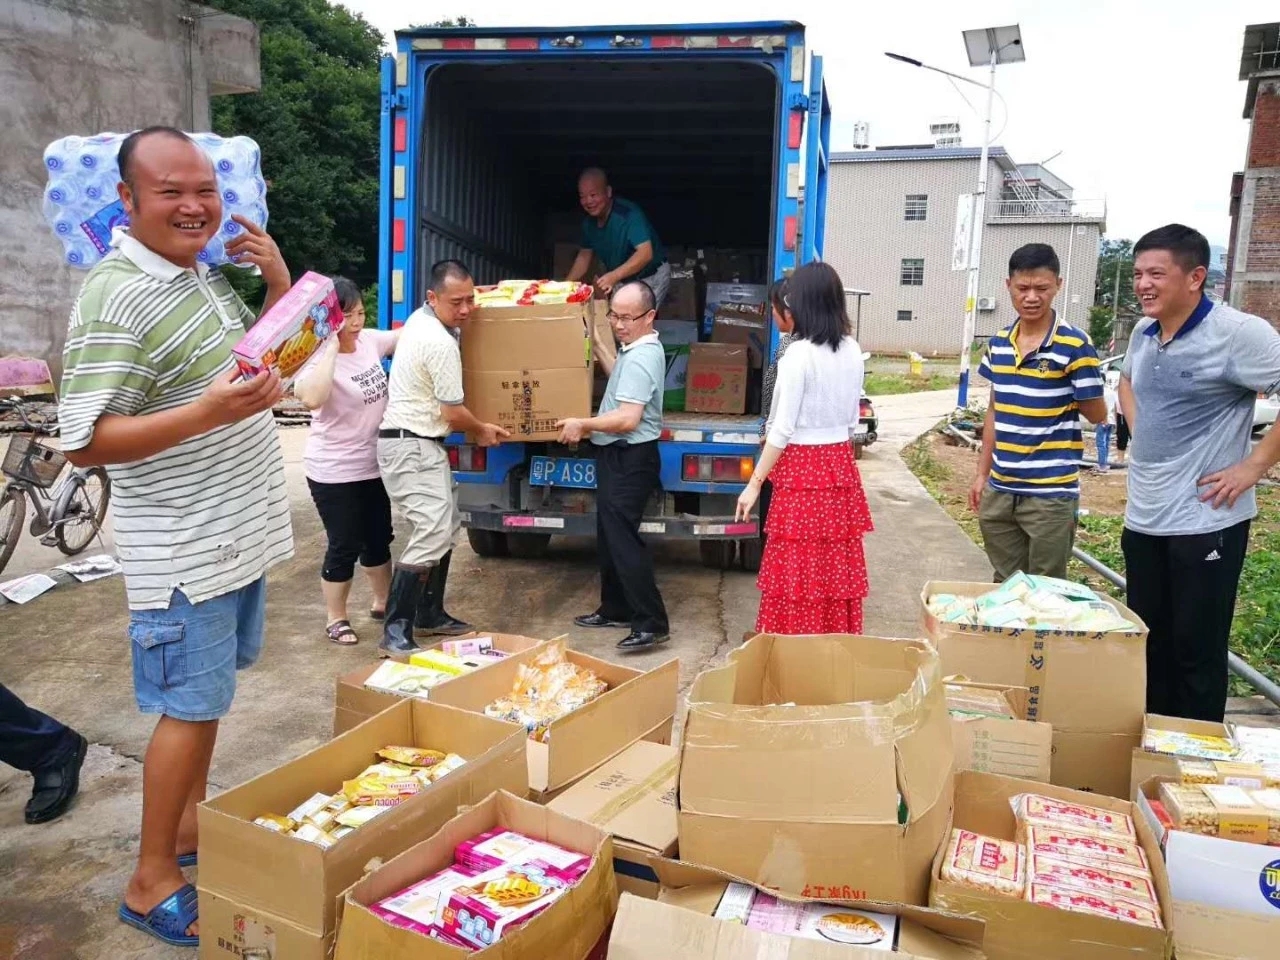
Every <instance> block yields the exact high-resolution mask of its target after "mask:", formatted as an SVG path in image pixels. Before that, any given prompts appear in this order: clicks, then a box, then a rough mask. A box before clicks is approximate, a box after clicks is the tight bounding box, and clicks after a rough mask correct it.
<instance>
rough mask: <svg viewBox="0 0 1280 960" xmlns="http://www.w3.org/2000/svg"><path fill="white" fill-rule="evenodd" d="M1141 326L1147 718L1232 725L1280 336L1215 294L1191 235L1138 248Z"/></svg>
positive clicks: (1138, 480) (1137, 568) (1135, 465)
mask: <svg viewBox="0 0 1280 960" xmlns="http://www.w3.org/2000/svg"><path fill="white" fill-rule="evenodd" d="M1133 252H1134V256H1135V258H1136V259H1135V261H1134V265H1133V286H1134V292H1135V293H1136V294H1137V295H1138V301H1139V303H1140V304H1141V305H1142V312H1143V313H1144V314H1145V315H1146V316H1147V317H1149V318H1151V320H1150V322H1149V323H1147V324H1145V325H1140V326H1139V327H1138V328H1137V329H1135V330H1134V332H1133V336H1132V338H1131V339H1130V342H1129V350H1128V353H1127V354H1126V356H1125V360H1124V373H1123V375H1122V376H1121V378H1120V406H1121V409H1122V410H1123V412H1124V417H1125V419H1126V420H1127V421H1128V423H1129V425H1130V429H1131V431H1132V432H1133V441H1132V447H1131V450H1130V457H1129V502H1128V506H1127V508H1126V510H1125V529H1124V536H1123V546H1124V557H1125V567H1126V571H1127V576H1128V596H1129V606H1130V607H1132V608H1133V610H1134V611H1135V612H1136V613H1137V614H1138V615H1139V616H1141V617H1142V619H1143V620H1144V621H1146V623H1147V626H1148V627H1149V628H1150V631H1151V633H1150V636H1149V638H1148V640H1147V712H1149V713H1161V714H1165V715H1167V716H1174V717H1186V718H1188V719H1193V720H1213V721H1219V722H1220V721H1221V720H1222V717H1223V714H1224V712H1225V710H1226V702H1227V640H1228V637H1229V636H1230V634H1231V619H1232V615H1233V613H1234V611H1235V603H1236V589H1237V586H1238V584H1239V581H1240V571H1241V568H1242V567H1243V565H1244V558H1245V551H1246V549H1247V547H1248V544H1249V525H1250V522H1251V521H1252V520H1253V518H1254V517H1255V516H1256V515H1257V512H1258V507H1257V501H1256V498H1255V496H1254V486H1255V485H1256V484H1257V482H1258V481H1259V480H1260V479H1261V478H1262V477H1263V476H1265V475H1266V473H1267V471H1268V470H1270V469H1271V467H1273V466H1274V465H1275V464H1276V462H1277V460H1280V430H1275V429H1273V430H1272V431H1271V432H1270V433H1269V434H1267V436H1266V437H1265V438H1264V439H1263V440H1262V441H1261V442H1259V443H1258V444H1257V446H1255V447H1254V448H1253V450H1252V451H1250V449H1249V435H1250V432H1251V430H1252V427H1253V405H1254V399H1255V397H1256V396H1257V394H1258V393H1260V392H1262V393H1272V392H1274V391H1275V390H1276V389H1277V388H1280V333H1277V332H1276V330H1275V329H1273V328H1272V326H1271V325H1270V324H1269V323H1267V321H1265V320H1263V319H1261V318H1259V317H1254V316H1250V315H1249V314H1245V313H1241V312H1240V311H1238V310H1234V309H1232V308H1231V307H1229V306H1227V305H1225V304H1221V303H1218V304H1215V303H1214V302H1213V301H1211V300H1210V299H1209V298H1208V297H1206V296H1205V295H1204V281H1205V275H1206V273H1207V272H1208V266H1209V244H1208V241H1207V240H1205V238H1204V237H1203V236H1202V235H1201V234H1200V233H1198V232H1197V231H1195V230H1192V229H1191V228H1190V227H1184V226H1182V225H1180V224H1170V225H1169V226H1167V227H1161V228H1160V229H1159V230H1153V231H1152V232H1150V233H1148V234H1147V235H1146V236H1144V237H1143V238H1142V239H1141V240H1139V241H1138V242H1137V243H1136V244H1135V245H1134V248H1133Z"/></svg>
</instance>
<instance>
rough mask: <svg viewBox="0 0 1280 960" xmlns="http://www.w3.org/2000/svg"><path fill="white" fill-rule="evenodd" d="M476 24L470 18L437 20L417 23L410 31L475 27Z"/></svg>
mask: <svg viewBox="0 0 1280 960" xmlns="http://www.w3.org/2000/svg"><path fill="white" fill-rule="evenodd" d="M475 25H476V22H475V21H474V20H472V19H471V18H470V17H454V18H453V19H451V20H448V19H446V20H435V21H432V22H431V23H415V24H412V25H411V26H410V27H409V29H410V30H417V29H418V28H420V27H474V26H475Z"/></svg>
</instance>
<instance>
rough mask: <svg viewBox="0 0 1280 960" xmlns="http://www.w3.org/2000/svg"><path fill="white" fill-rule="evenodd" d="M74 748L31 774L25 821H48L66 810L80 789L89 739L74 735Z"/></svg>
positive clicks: (56, 817)
mask: <svg viewBox="0 0 1280 960" xmlns="http://www.w3.org/2000/svg"><path fill="white" fill-rule="evenodd" d="M75 738H76V743H75V748H74V749H73V750H72V751H71V752H70V753H68V754H67V758H66V759H65V760H63V761H62V762H61V763H60V764H58V765H57V766H53V767H48V768H47V769H44V770H39V771H37V772H36V773H35V780H36V783H35V788H34V789H33V790H32V791H31V799H30V800H28V801H27V809H26V820H27V823H48V822H49V821H50V820H56V819H58V817H60V816H62V815H63V814H64V813H66V812H67V807H69V806H71V801H72V800H73V799H74V798H75V795H76V793H77V792H79V790H80V768H81V767H82V766H84V755H85V753H86V752H88V750H89V741H87V740H86V739H85V738H84V737H82V736H80V734H78V733H77V734H75Z"/></svg>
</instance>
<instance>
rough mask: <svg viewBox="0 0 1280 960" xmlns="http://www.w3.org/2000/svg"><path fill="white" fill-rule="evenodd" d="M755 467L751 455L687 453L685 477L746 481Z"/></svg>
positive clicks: (691, 478) (689, 478)
mask: <svg viewBox="0 0 1280 960" xmlns="http://www.w3.org/2000/svg"><path fill="white" fill-rule="evenodd" d="M754 469H755V460H754V459H753V458H751V457H708V456H699V455H697V454H687V455H686V456H685V458H684V469H683V473H684V478H685V479H686V480H700V481H702V482H703V483H746V482H747V481H748V480H750V479H751V471H752V470H754Z"/></svg>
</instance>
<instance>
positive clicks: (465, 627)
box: [413, 550, 475, 637]
mask: <svg viewBox="0 0 1280 960" xmlns="http://www.w3.org/2000/svg"><path fill="white" fill-rule="evenodd" d="M452 558H453V551H452V550H450V551H449V552H448V553H446V554H445V555H444V556H443V557H442V558H441V559H440V562H439V563H438V564H436V566H434V567H432V568H431V572H430V573H429V574H427V579H426V584H425V586H424V588H423V591H422V596H421V597H420V598H419V599H418V616H417V617H416V618H415V620H414V622H413V626H414V628H415V629H416V630H417V631H418V632H420V633H424V634H427V635H429V636H430V635H435V636H446V637H458V636H461V635H462V634H464V633H471V632H472V630H474V629H475V628H474V627H472V626H471V624H469V623H467V622H466V621H465V620H459V619H458V618H457V617H451V616H449V613H448V611H446V610H445V608H444V591H445V586H446V585H447V584H448V582H449V561H450V560H451V559H452Z"/></svg>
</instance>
